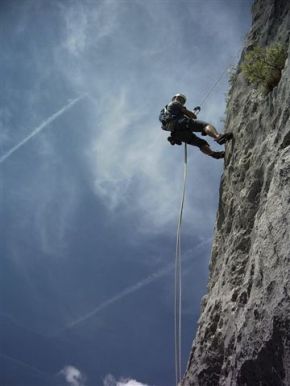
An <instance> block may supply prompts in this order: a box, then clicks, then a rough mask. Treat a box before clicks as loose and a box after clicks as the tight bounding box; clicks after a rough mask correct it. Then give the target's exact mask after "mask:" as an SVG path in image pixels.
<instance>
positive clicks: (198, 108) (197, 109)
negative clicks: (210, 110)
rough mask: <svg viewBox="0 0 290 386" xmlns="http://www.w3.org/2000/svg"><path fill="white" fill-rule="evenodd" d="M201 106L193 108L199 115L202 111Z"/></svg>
mask: <svg viewBox="0 0 290 386" xmlns="http://www.w3.org/2000/svg"><path fill="white" fill-rule="evenodd" d="M200 110H201V108H200V106H196V107H194V108H193V112H194V113H195V114H196V115H197V114H198V113H199V112H200Z"/></svg>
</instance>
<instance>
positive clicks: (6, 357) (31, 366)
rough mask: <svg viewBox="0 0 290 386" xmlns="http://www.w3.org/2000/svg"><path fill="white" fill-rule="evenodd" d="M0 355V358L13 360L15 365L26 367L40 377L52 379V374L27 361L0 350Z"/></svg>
mask: <svg viewBox="0 0 290 386" xmlns="http://www.w3.org/2000/svg"><path fill="white" fill-rule="evenodd" d="M0 357H1V358H4V359H6V360H8V361H10V362H13V363H15V364H16V365H18V366H21V367H23V368H25V369H28V370H30V371H32V372H33V373H34V374H36V375H39V376H40V377H42V378H43V379H52V376H51V375H50V374H48V373H46V372H44V371H42V370H39V369H38V368H37V367H35V366H33V365H31V364H29V363H27V362H24V361H22V360H20V359H17V358H14V357H11V356H10V355H7V354H4V353H2V352H0Z"/></svg>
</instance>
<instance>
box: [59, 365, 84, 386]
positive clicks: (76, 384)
mask: <svg viewBox="0 0 290 386" xmlns="http://www.w3.org/2000/svg"><path fill="white" fill-rule="evenodd" d="M60 375H63V376H64V378H65V380H66V382H67V384H68V385H70V386H85V381H86V378H85V376H84V375H83V374H82V373H81V371H80V370H79V369H77V368H76V367H74V366H66V367H64V368H63V369H62V370H61V371H60Z"/></svg>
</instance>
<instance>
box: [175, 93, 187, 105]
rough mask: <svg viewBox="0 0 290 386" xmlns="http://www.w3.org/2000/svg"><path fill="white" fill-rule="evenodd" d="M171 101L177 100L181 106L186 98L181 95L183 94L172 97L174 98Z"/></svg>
mask: <svg viewBox="0 0 290 386" xmlns="http://www.w3.org/2000/svg"><path fill="white" fill-rule="evenodd" d="M172 100H173V101H174V100H178V102H180V103H181V104H182V105H184V104H185V102H186V96H185V95H183V94H176V95H174V97H173V98H172Z"/></svg>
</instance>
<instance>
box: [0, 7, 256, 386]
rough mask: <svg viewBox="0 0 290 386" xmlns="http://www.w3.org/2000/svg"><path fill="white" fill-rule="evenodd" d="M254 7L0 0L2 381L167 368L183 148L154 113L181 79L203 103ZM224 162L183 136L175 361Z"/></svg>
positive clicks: (86, 382) (219, 97)
mask: <svg viewBox="0 0 290 386" xmlns="http://www.w3.org/2000/svg"><path fill="white" fill-rule="evenodd" d="M250 7H251V1H250V0H234V1H230V0H207V1H200V0H192V1H190V0H180V1H171V0H149V1H141V0H120V1H117V0H96V1H92V0H82V1H81V0H70V1H64V0H52V1H49V2H48V1H36V0H22V1H20V0H19V1H18V0H12V1H11V0H10V1H8V0H7V1H5V0H3V1H1V4H0V25H1V30H0V35H1V43H2V47H1V63H0V74H1V79H2V81H1V86H2V87H1V90H2V92H1V96H0V178H1V190H0V199H1V223H0V227H1V229H0V231H1V244H0V259H1V273H0V306H1V309H0V323H1V329H0V331H1V333H0V334H1V335H0V339H1V340H0V383H1V384H3V385H4V384H7V385H8V384H9V385H11V386H24V385H29V386H46V385H47V386H51V385H53V386H55V385H61V386H65V385H72V386H122V385H127V386H128V385H130V386H138V385H150V386H170V385H173V384H174V380H175V377H174V328H173V320H174V314H173V310H174V308H173V304H174V302H173V300H174V293H173V291H174V282H173V280H174V275H173V262H174V257H175V237H176V236H175V235H176V226H177V217H178V212H179V205H180V199H181V193H182V180H183V148H182V147H177V146H174V147H171V146H170V145H169V144H168V142H167V141H166V137H167V135H166V133H165V132H162V131H161V130H160V125H159V122H158V114H159V111H160V109H161V108H162V107H163V106H164V105H165V104H166V103H167V102H168V101H169V100H170V99H171V97H172V96H173V95H174V94H175V93H176V92H182V93H184V94H186V95H187V96H188V107H193V106H195V105H198V104H199V103H200V101H201V100H202V99H203V98H204V96H205V95H206V94H207V92H208V90H209V89H210V88H211V87H212V85H213V84H214V83H215V81H216V80H217V79H218V78H219V77H220V75H221V73H222V72H223V71H224V70H225V69H226V68H228V67H229V66H231V65H233V64H235V63H236V62H237V60H238V54H239V52H240V50H241V47H242V45H243V42H244V39H245V34H246V32H247V31H248V29H249V26H250ZM227 89H228V83H227V76H225V77H224V78H223V79H222V80H221V82H220V83H219V85H218V87H216V88H215V89H214V90H213V92H212V93H211V94H210V96H209V97H208V98H207V100H206V101H205V103H204V105H203V106H202V111H201V113H200V118H201V119H203V120H207V121H209V122H212V123H213V124H214V125H215V126H216V127H217V129H218V130H220V131H222V129H223V123H222V118H223V116H224V109H225V94H226V92H227ZM209 142H210V143H211V144H212V146H213V148H216V149H218V148H217V145H215V144H213V143H212V141H211V140H209ZM221 173H222V161H220V160H218V161H217V160H214V159H211V158H208V157H206V156H205V155H203V154H201V153H200V152H199V151H198V149H196V148H190V149H189V174H188V185H187V195H186V205H185V213H184V222H183V231H182V242H183V259H184V262H183V314H182V320H183V336H182V341H183V344H182V348H183V353H182V358H183V368H184V367H185V364H186V361H187V358H188V355H189V350H190V346H191V343H192V339H193V336H194V333H195V329H196V321H197V318H198V315H199V307H200V299H201V297H202V295H203V294H204V293H205V292H206V282H207V274H208V273H207V267H208V259H209V256H210V245H211V240H212V236H213V230H214V221H215V214H216V208H217V202H218V189H219V182H220V177H221Z"/></svg>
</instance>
